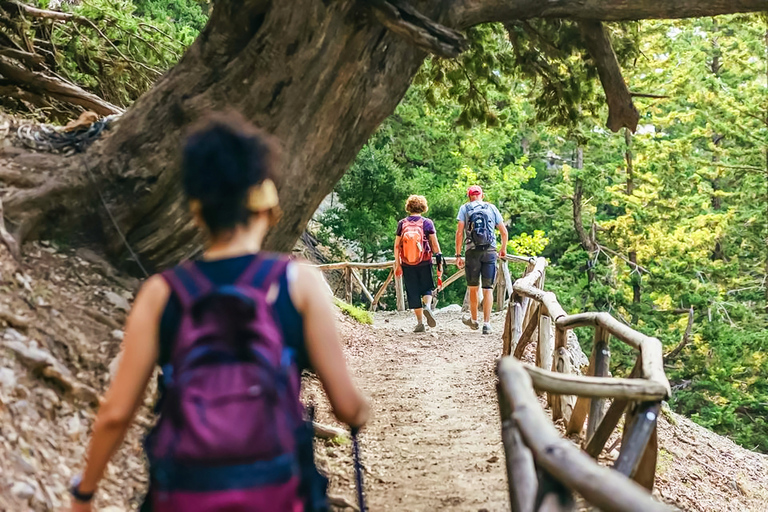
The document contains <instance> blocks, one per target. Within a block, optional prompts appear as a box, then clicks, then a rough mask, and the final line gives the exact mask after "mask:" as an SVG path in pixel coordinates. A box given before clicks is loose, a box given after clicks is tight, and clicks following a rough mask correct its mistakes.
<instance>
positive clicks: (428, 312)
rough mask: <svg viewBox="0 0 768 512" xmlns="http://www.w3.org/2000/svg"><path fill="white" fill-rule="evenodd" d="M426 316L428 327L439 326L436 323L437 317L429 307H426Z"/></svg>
mask: <svg viewBox="0 0 768 512" xmlns="http://www.w3.org/2000/svg"><path fill="white" fill-rule="evenodd" d="M423 311H424V316H425V317H427V325H429V326H430V327H434V326H436V325H437V322H436V321H435V315H433V314H432V309H431V308H430V307H429V306H424V309H423Z"/></svg>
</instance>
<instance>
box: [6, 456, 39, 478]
mask: <svg viewBox="0 0 768 512" xmlns="http://www.w3.org/2000/svg"><path fill="white" fill-rule="evenodd" d="M11 459H13V462H14V464H16V467H17V468H19V469H20V470H21V471H23V472H24V473H26V474H28V475H34V474H35V472H36V471H37V470H36V469H35V466H33V465H32V464H31V463H30V462H29V461H27V459H25V458H24V457H23V456H21V455H19V454H16V453H14V454H11Z"/></svg>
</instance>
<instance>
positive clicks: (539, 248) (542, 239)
mask: <svg viewBox="0 0 768 512" xmlns="http://www.w3.org/2000/svg"><path fill="white" fill-rule="evenodd" d="M548 243H549V238H547V237H546V236H544V232H543V231H542V230H540V229H537V230H534V232H533V235H529V234H528V233H525V232H523V233H520V234H519V235H517V236H513V237H512V238H510V240H509V242H508V243H507V250H508V251H509V252H511V253H513V254H524V255H526V256H537V255H539V254H541V253H542V252H544V248H546V247H547V244H548Z"/></svg>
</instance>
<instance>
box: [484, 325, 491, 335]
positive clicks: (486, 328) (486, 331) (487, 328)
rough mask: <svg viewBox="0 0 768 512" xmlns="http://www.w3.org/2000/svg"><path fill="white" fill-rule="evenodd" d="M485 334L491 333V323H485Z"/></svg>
mask: <svg viewBox="0 0 768 512" xmlns="http://www.w3.org/2000/svg"><path fill="white" fill-rule="evenodd" d="M483 334H491V324H483Z"/></svg>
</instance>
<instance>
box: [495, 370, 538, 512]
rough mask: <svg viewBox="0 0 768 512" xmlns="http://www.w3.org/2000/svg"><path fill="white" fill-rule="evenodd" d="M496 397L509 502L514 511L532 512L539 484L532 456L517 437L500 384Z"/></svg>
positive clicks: (497, 385) (518, 436) (497, 386)
mask: <svg viewBox="0 0 768 512" xmlns="http://www.w3.org/2000/svg"><path fill="white" fill-rule="evenodd" d="M496 396H497V398H498V401H499V413H500V415H501V441H502V444H503V445H504V458H505V462H506V464H505V466H506V468H507V486H508V488H509V502H510V504H511V505H512V511H513V512H534V506H535V504H536V492H537V490H538V487H539V483H538V478H537V476H536V466H535V465H534V463H533V454H532V453H531V450H530V449H529V448H528V447H527V446H526V445H525V443H524V442H523V439H522V437H521V436H520V431H519V430H518V429H517V425H516V424H515V420H514V419H513V418H512V410H511V409H510V407H509V401H508V400H506V399H505V397H504V391H503V390H502V389H501V385H500V384H496Z"/></svg>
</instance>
